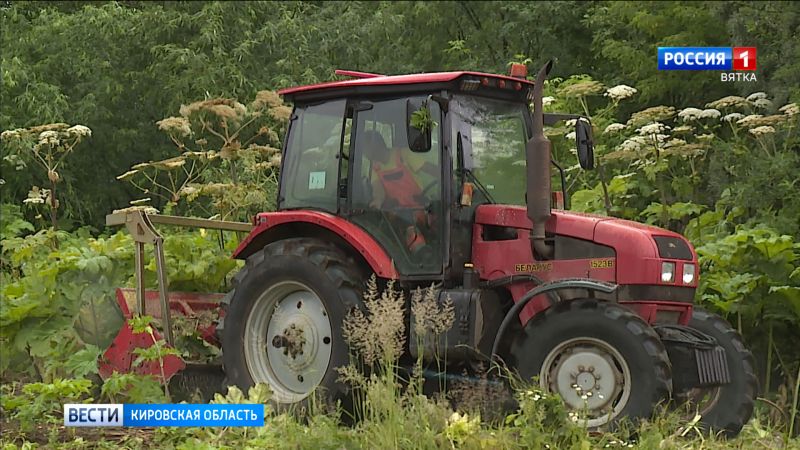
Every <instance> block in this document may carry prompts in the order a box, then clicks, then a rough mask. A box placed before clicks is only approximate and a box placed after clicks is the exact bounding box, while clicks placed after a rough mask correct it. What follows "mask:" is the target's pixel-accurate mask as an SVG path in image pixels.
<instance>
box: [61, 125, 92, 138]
mask: <svg viewBox="0 0 800 450" xmlns="http://www.w3.org/2000/svg"><path fill="white" fill-rule="evenodd" d="M67 133H69V134H74V135H76V136H81V137H84V136H91V135H92V130H91V129H90V128H89V127H87V126H84V125H74V126H71V127H69V128H67Z"/></svg>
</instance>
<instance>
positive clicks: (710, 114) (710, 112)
mask: <svg viewBox="0 0 800 450" xmlns="http://www.w3.org/2000/svg"><path fill="white" fill-rule="evenodd" d="M720 115H722V114H721V113H720V112H719V111H718V110H716V109H713V108H709V109H704V110H703V112H701V113H700V117H701V118H703V119H716V118H718V117H719V116H720Z"/></svg>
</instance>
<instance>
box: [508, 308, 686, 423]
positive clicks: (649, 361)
mask: <svg viewBox="0 0 800 450" xmlns="http://www.w3.org/2000/svg"><path fill="white" fill-rule="evenodd" d="M511 356H512V360H513V361H514V366H515V367H516V369H517V370H518V372H519V375H520V376H522V378H523V380H530V379H531V378H533V377H538V378H539V384H540V386H541V387H542V389H543V390H545V391H549V392H551V393H555V394H559V396H560V397H561V398H562V399H563V400H564V402H565V403H566V405H567V407H568V408H569V409H571V410H573V411H576V412H580V414H581V415H580V420H581V421H582V422H583V423H584V424H585V425H586V426H587V427H589V428H598V427H602V426H605V425H607V424H609V423H612V422H614V421H615V420H616V419H617V418H620V417H623V416H625V417H629V418H631V419H634V420H635V419H637V418H643V417H650V416H651V415H652V414H653V411H654V408H655V406H656V405H657V404H658V403H660V402H662V401H665V400H666V399H668V398H669V393H670V390H671V388H672V378H671V366H670V363H669V357H668V356H667V352H666V350H665V349H664V345H663V344H662V343H661V340H660V339H659V337H658V334H657V333H656V332H655V331H654V330H653V329H652V328H651V327H650V325H648V324H647V323H646V322H645V321H644V320H642V319H641V318H640V317H639V316H638V315H636V314H635V313H634V312H633V311H631V310H629V309H627V308H624V307H622V306H620V305H617V304H614V303H608V302H602V301H597V300H594V299H578V300H571V301H564V302H561V303H558V304H556V305H554V306H553V307H551V308H549V309H548V310H546V311H545V312H543V313H541V314H539V315H537V316H534V317H533V318H532V319H531V321H530V322H529V323H528V324H527V325H526V327H525V329H524V332H523V333H521V335H520V336H519V337H518V338H517V339H515V341H514V342H513V343H512V346H511Z"/></svg>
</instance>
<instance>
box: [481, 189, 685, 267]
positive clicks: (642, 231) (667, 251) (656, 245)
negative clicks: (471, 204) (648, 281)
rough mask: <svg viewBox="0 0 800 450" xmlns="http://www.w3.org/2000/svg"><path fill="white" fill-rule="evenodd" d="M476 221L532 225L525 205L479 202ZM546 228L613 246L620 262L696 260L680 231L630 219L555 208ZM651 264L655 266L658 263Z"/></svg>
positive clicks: (552, 232)
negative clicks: (484, 203)
mask: <svg viewBox="0 0 800 450" xmlns="http://www.w3.org/2000/svg"><path fill="white" fill-rule="evenodd" d="M475 222H476V223H479V224H483V225H494V226H503V227H512V228H517V229H522V230H530V229H531V228H532V224H531V221H530V219H528V217H527V211H526V209H525V207H522V206H510V205H480V206H478V208H477V209H476V212H475ZM545 230H546V232H547V234H548V236H553V235H558V236H568V237H572V238H577V239H582V240H586V241H591V242H594V243H597V244H600V245H604V246H607V247H611V248H613V249H614V251H615V253H616V257H617V260H618V262H620V263H622V262H623V261H625V262H631V263H633V262H635V261H638V262H639V264H642V263H644V264H645V265H648V266H649V265H651V264H647V263H646V262H647V261H650V262H656V261H662V260H664V259H670V260H682V261H687V262H688V261H695V262H696V261H697V254H696V253H695V251H694V248H693V247H692V246H691V244H689V242H688V241H687V240H686V238H684V237H683V236H681V235H680V234H677V233H674V232H672V231H669V230H665V229H663V228H658V227H654V226H649V225H644V224H641V223H638V222H632V221H630V220H623V219H616V218H613V217H605V216H599V215H594V214H585V213H577V212H570V211H562V210H553V212H552V216H551V218H550V220H548V221H547V223H546V224H545ZM620 265H622V264H620ZM652 265H653V267H655V264H652ZM617 276H618V278H617V282H618V283H626V282H634V283H635V282H637V281H634V280H625V279H624V278H625V277H626V276H625V273H624V272H620V271H618V273H617ZM639 282H640V281H639Z"/></svg>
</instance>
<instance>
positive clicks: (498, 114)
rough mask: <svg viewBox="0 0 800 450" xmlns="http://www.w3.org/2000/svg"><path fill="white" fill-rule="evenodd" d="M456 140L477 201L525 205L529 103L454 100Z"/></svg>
mask: <svg viewBox="0 0 800 450" xmlns="http://www.w3.org/2000/svg"><path fill="white" fill-rule="evenodd" d="M452 104H453V105H454V107H453V108H451V109H452V111H453V113H454V114H453V127H452V132H453V142H454V143H455V144H456V147H457V148H458V151H459V153H460V154H459V155H458V159H459V160H461V161H462V164H463V168H464V169H465V173H463V174H461V175H462V176H461V178H462V180H463V181H466V182H470V183H473V184H474V185H475V188H474V190H473V204H474V205H475V204H480V203H490V202H493V203H503V204H512V205H524V204H525V142H526V141H527V132H526V128H525V114H526V105H524V104H522V103H511V102H504V101H499V100H491V99H487V98H481V97H467V96H459V97H457V101H456V102H453V103H452Z"/></svg>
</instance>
